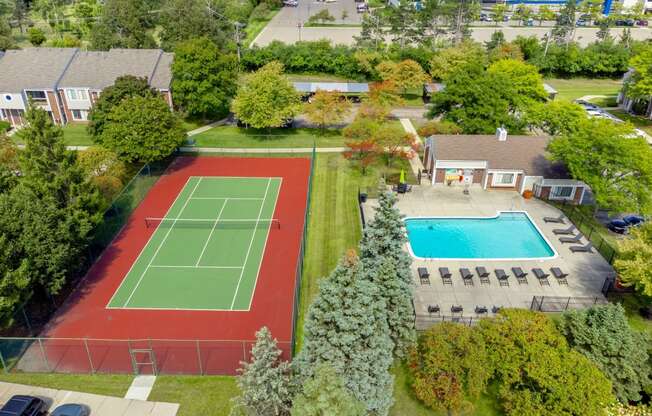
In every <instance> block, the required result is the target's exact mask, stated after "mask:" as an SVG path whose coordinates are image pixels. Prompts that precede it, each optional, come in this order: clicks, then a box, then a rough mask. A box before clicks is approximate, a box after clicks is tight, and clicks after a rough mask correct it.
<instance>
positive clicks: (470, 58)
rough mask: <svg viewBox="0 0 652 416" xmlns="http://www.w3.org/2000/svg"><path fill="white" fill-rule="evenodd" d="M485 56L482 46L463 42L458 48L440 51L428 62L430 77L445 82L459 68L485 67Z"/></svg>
mask: <svg viewBox="0 0 652 416" xmlns="http://www.w3.org/2000/svg"><path fill="white" fill-rule="evenodd" d="M486 62H487V56H486V53H485V51H484V49H483V48H482V45H480V44H479V43H475V42H472V41H465V42H464V43H462V44H461V45H459V46H456V47H450V48H445V49H441V50H440V51H439V52H437V53H436V54H435V56H433V57H432V59H431V60H430V75H432V77H433V78H435V79H439V80H444V81H445V80H446V78H448V77H449V76H450V75H452V74H453V73H455V72H456V70H457V69H458V68H460V67H463V66H465V65H468V64H478V65H481V66H484V65H486Z"/></svg>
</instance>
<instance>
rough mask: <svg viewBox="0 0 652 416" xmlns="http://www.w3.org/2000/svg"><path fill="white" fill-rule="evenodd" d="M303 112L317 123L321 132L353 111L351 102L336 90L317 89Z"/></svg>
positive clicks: (309, 119) (311, 120) (312, 121)
mask: <svg viewBox="0 0 652 416" xmlns="http://www.w3.org/2000/svg"><path fill="white" fill-rule="evenodd" d="M303 112H304V114H305V116H306V118H307V119H308V121H310V122H311V123H314V124H317V125H318V126H319V130H320V131H321V133H322V134H323V133H324V130H325V129H326V126H328V125H332V124H337V123H340V122H342V121H344V119H345V118H346V116H347V115H349V113H350V112H351V103H350V102H349V100H347V99H346V98H345V97H342V96H341V95H340V94H339V93H338V92H336V91H322V90H317V92H316V93H315V95H313V96H312V97H311V99H310V102H309V103H308V104H306V105H305V106H304V107H303Z"/></svg>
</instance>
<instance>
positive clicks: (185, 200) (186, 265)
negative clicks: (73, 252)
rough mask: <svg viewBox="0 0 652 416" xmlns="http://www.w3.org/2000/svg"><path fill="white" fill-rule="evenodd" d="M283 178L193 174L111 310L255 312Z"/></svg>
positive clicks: (157, 222) (152, 221)
mask: <svg viewBox="0 0 652 416" xmlns="http://www.w3.org/2000/svg"><path fill="white" fill-rule="evenodd" d="M280 186H281V178H232V177H213V176H211V177H206V176H202V177H196V176H193V177H190V178H189V179H188V182H187V183H186V185H185V186H184V187H183V189H182V190H181V192H180V193H179V195H178V196H177V198H176V200H175V201H174V203H173V204H172V206H171V207H170V209H169V210H168V212H167V214H166V215H165V217H164V218H148V219H146V220H145V223H146V225H147V226H148V227H156V231H155V232H154V233H153V234H152V236H151V238H150V240H149V241H148V242H147V245H146V246H145V247H144V248H143V250H142V252H141V253H140V255H139V256H138V258H137V259H136V261H135V262H134V264H133V265H132V267H131V270H129V272H128V273H127V276H126V277H125V278H124V280H123V281H122V283H121V284H120V287H118V290H117V291H116V292H115V293H114V294H113V297H112V298H111V300H110V301H109V304H108V306H107V307H108V308H134V309H139V308H140V309H194V310H249V307H250V305H251V300H252V298H253V292H254V289H255V286H256V279H257V278H258V270H259V268H260V265H261V262H262V257H263V252H264V251H265V243H266V241H267V236H268V235H269V233H270V232H274V230H275V229H276V228H278V227H280V223H278V221H276V220H275V219H273V215H274V208H275V206H276V200H277V197H278V193H279V189H280Z"/></svg>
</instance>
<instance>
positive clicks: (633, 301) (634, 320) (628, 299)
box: [609, 293, 652, 336]
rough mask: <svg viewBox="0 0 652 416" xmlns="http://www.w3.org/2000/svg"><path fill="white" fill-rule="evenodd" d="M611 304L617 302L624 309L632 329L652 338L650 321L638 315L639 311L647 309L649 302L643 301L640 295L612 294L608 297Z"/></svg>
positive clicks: (651, 321) (651, 322) (651, 323)
mask: <svg viewBox="0 0 652 416" xmlns="http://www.w3.org/2000/svg"><path fill="white" fill-rule="evenodd" d="M609 300H610V301H611V302H618V303H620V304H621V305H623V308H625V314H626V315H627V320H628V321H629V324H630V325H631V327H632V328H634V329H636V330H638V331H643V332H647V333H648V334H649V335H650V336H652V320H650V319H647V318H645V317H644V316H642V315H641V314H640V312H639V311H640V309H641V308H644V307H647V306H648V305H649V304H650V300H649V299H648V300H647V301H646V300H645V299H643V297H642V296H641V295H638V294H636V293H612V294H610V295H609Z"/></svg>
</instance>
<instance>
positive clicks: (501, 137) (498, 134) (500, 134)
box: [496, 127, 507, 142]
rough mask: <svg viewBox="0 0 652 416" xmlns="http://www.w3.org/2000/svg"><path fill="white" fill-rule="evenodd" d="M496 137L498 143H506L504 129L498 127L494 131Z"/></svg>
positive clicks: (505, 131) (505, 130)
mask: <svg viewBox="0 0 652 416" xmlns="http://www.w3.org/2000/svg"><path fill="white" fill-rule="evenodd" d="M496 137H497V138H498V141H501V142H504V141H507V129H505V128H504V127H498V128H497V129H496Z"/></svg>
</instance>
